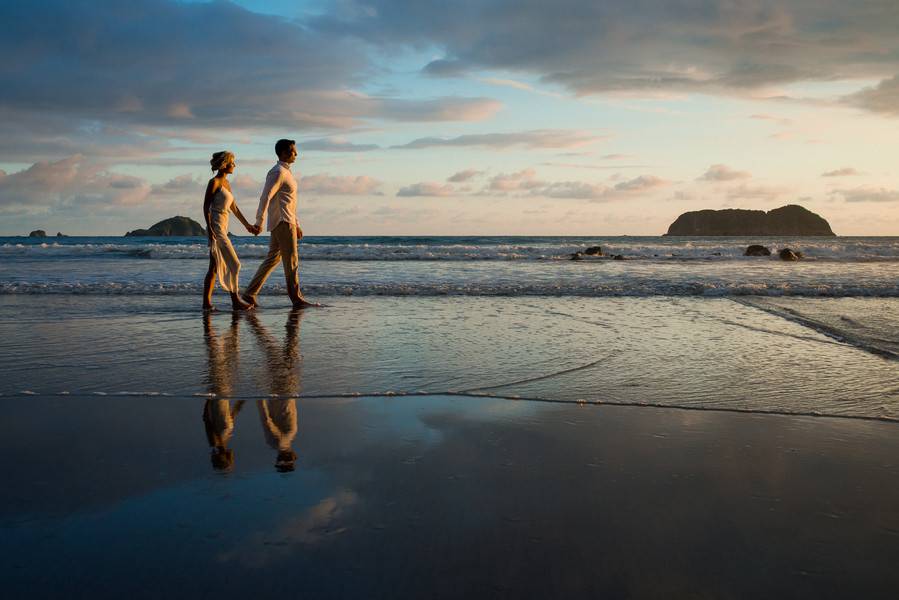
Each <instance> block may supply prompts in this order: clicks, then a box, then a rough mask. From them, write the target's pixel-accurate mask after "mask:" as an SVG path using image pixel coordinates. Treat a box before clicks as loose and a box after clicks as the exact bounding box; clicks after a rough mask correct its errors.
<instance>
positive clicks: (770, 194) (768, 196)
mask: <svg viewBox="0 0 899 600" xmlns="http://www.w3.org/2000/svg"><path fill="white" fill-rule="evenodd" d="M788 193H790V190H789V189H788V188H784V187H777V186H765V185H754V186H748V185H740V186H737V187H733V188H730V189H729V190H727V193H726V195H727V199H728V200H774V199H776V198H779V197H781V196H783V195H784V194H788Z"/></svg>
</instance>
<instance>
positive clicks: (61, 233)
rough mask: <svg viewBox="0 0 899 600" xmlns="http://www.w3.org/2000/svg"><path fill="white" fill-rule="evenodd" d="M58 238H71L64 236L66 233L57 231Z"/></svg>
mask: <svg viewBox="0 0 899 600" xmlns="http://www.w3.org/2000/svg"><path fill="white" fill-rule="evenodd" d="M56 237H69V236H67V235H66V234H64V233H63V232H61V231H57V232H56Z"/></svg>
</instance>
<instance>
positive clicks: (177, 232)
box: [125, 217, 206, 237]
mask: <svg viewBox="0 0 899 600" xmlns="http://www.w3.org/2000/svg"><path fill="white" fill-rule="evenodd" d="M173 235H174V236H184V237H194V236H203V235H206V230H205V229H203V226H202V225H200V224H199V223H197V222H196V221H194V220H193V219H191V218H190V217H171V218H169V219H165V220H163V221H160V222H159V223H156V224H155V225H153V226H152V227H150V228H149V229H135V230H134V231H129V232H128V233H126V234H125V237H134V236H159V237H162V236H173Z"/></svg>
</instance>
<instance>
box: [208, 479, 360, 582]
mask: <svg viewBox="0 0 899 600" xmlns="http://www.w3.org/2000/svg"><path fill="white" fill-rule="evenodd" d="M358 503H359V496H358V495H357V494H356V492H354V491H352V490H341V491H339V492H337V493H335V494H334V495H331V496H328V497H327V498H323V499H322V500H321V501H320V502H319V503H318V504H316V505H314V506H311V507H309V508H308V509H306V510H305V511H304V512H303V513H301V514H300V515H299V516H297V517H293V518H290V519H285V520H284V521H283V522H281V523H280V524H278V525H277V526H276V527H275V528H274V529H273V530H272V531H267V532H256V533H254V534H252V535H251V536H250V537H249V538H248V539H246V540H244V541H242V542H240V543H238V544H237V545H236V546H235V549H233V550H230V551H227V552H223V553H221V554H219V556H218V559H219V560H220V561H222V562H229V561H234V560H236V561H240V562H241V563H243V564H244V565H245V566H247V567H256V568H258V567H262V566H265V565H266V564H268V563H270V562H272V561H276V560H282V559H285V558H289V557H290V556H291V555H292V554H293V552H294V550H295V548H294V546H296V545H299V544H302V545H312V544H317V543H319V542H322V541H324V540H326V539H327V538H328V537H329V536H332V535H334V534H339V533H343V532H344V531H345V529H344V528H342V527H335V526H334V525H335V524H336V523H337V522H338V521H339V520H340V519H341V518H343V517H344V516H345V515H346V513H347V512H348V511H349V510H350V509H352V508H353V507H354V506H355V505H356V504H358Z"/></svg>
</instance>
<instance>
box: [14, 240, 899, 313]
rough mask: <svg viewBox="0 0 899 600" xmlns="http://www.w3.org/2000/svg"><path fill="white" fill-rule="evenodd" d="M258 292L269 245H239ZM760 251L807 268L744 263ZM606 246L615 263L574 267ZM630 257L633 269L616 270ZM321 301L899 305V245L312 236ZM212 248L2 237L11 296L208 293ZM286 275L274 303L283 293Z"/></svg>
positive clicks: (271, 287)
mask: <svg viewBox="0 0 899 600" xmlns="http://www.w3.org/2000/svg"><path fill="white" fill-rule="evenodd" d="M234 242H235V247H236V249H237V253H238V255H239V256H240V258H241V260H242V262H243V270H242V278H241V282H242V283H246V282H248V281H249V278H250V277H251V276H252V273H253V270H254V269H255V268H256V265H258V264H259V262H260V261H261V259H262V257H263V256H264V255H265V253H266V251H267V239H265V238H253V237H235V238H234ZM750 243H760V244H764V245H766V246H767V247H769V248H770V249H771V250H772V251H774V252H775V253H776V251H777V250H778V249H781V248H787V247H789V248H793V249H795V250H800V251H802V252H803V253H804V254H805V257H806V258H805V260H803V261H801V262H799V263H786V262H783V261H781V260H779V259H778V258H777V256H776V255H774V256H771V257H765V258H760V257H744V256H743V251H744V250H745V248H746V246H747V245H748V244H750ZM594 245H600V246H602V248H603V250H604V252H605V254H606V256H605V257H602V258H591V257H588V258H586V259H585V260H581V261H572V260H570V255H571V253H573V252H576V251H579V250H584V249H586V248H587V247H589V246H594ZM612 255H622V256H623V257H624V259H625V260H612V259H611V258H610V257H611V256H612ZM300 257H301V262H302V265H301V270H300V276H301V281H302V285H303V289H304V291H305V293H306V294H307V295H309V296H315V297H321V296H368V295H380V296H442V295H460V296H586V297H600V296H644V297H645V296H712V297H731V296H801V297H862V296H863V297H874V298H891V297H899V237H851V238H843V237H841V238H798V239H788V238H753V239H747V238H666V237H593V238H586V237H581V238H574V237H310V238H306V239H305V240H303V242H302V243H301V246H300ZM206 265H207V248H206V243H205V240H204V239H202V238H124V237H70V238H50V239H47V240H34V239H29V238H21V237H19V238H12V237H7V238H0V294H53V293H64V294H72V293H87V294H116V295H122V294H126V295H142V294H160V293H164V294H185V295H190V294H198V293H199V292H200V288H201V285H202V277H203V273H204V272H205V269H206ZM283 291H284V287H283V279H282V278H281V277H280V276H279V275H278V274H277V273H276V274H274V276H273V277H272V278H271V279H270V281H269V283H268V284H267V285H266V287H265V288H264V289H263V294H281V293H283Z"/></svg>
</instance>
